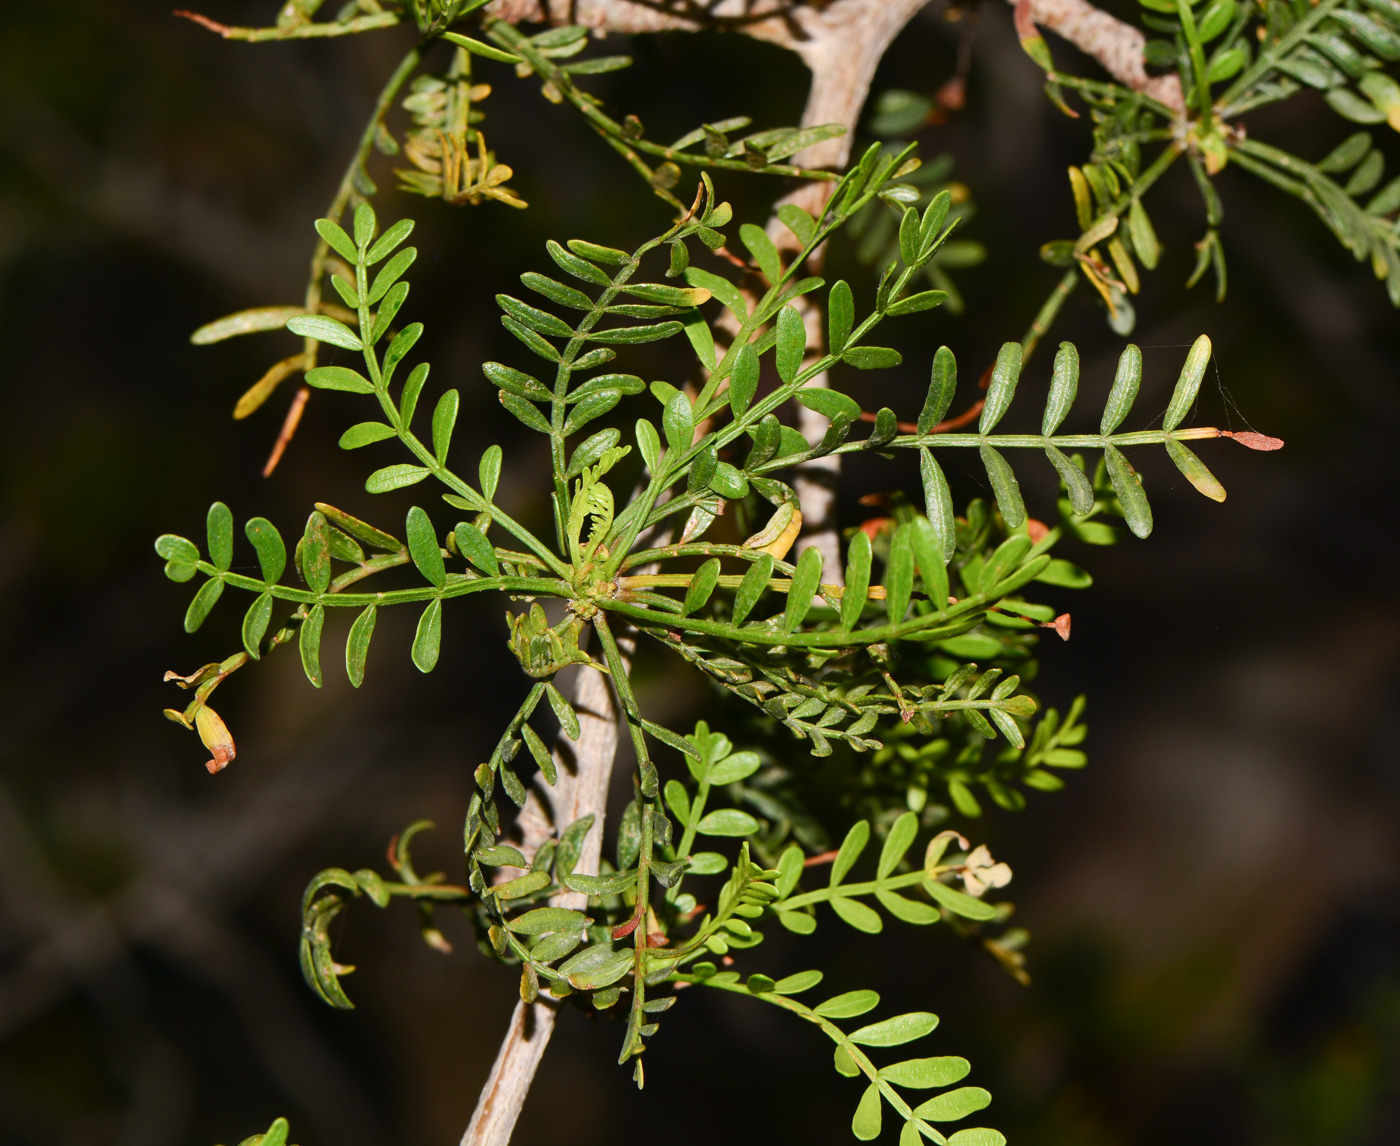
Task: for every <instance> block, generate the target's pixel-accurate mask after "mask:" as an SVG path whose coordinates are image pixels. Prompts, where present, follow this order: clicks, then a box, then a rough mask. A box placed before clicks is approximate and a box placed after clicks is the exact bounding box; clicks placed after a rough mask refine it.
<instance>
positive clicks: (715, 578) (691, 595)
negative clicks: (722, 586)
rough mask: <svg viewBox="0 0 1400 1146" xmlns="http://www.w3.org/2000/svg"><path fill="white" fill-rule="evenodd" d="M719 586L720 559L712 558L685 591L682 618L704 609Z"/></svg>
mask: <svg viewBox="0 0 1400 1146" xmlns="http://www.w3.org/2000/svg"><path fill="white" fill-rule="evenodd" d="M717 584H719V558H718V557H711V558H710V559H709V560H708V561H706V562H705V563H704V564H703V565H701V566H700V568H699V569H697V570H696V571H695V576H694V577H692V578H691V580H690V585H689V586H688V587H687V588H686V591H685V601H684V603H683V604H682V605H681V616H682V617H688V616H690V614H692V613H693V612H695V611H696V610H697V609H700V608H703V607H704V605H705V602H707V601H708V600H709V599H710V594H712V593H713V592H714V591H715V586H716V585H717ZM736 623H737V622H736Z"/></svg>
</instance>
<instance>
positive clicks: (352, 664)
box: [345, 605, 379, 688]
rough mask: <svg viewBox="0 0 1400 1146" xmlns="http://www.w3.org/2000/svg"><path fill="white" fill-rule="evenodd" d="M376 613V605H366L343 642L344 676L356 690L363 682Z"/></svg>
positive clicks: (377, 610)
mask: <svg viewBox="0 0 1400 1146" xmlns="http://www.w3.org/2000/svg"><path fill="white" fill-rule="evenodd" d="M378 612H379V609H378V606H377V605H366V606H365V609H364V611H363V612H362V613H361V614H360V615H359V616H358V617H356V618H355V623H354V624H353V625H351V626H350V635H349V637H347V638H346V641H345V675H346V676H348V677H349V678H350V683H351V684H353V685H354V686H355V687H356V688H359V687H360V685H362V684H363V683H364V680H365V658H366V657H368V656H369V640H370V638H371V637H372V636H374V622H375V619H376V617H377V616H378Z"/></svg>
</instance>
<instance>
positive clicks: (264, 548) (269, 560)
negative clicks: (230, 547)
mask: <svg viewBox="0 0 1400 1146" xmlns="http://www.w3.org/2000/svg"><path fill="white" fill-rule="evenodd" d="M243 532H244V533H245V534H247V535H248V540H249V541H251V542H252V543H253V548H254V549H255V550H256V551H257V554H258V565H259V566H260V567H261V568H262V575H263V580H264V581H265V582H267V583H268V584H269V585H272V584H275V583H276V582H277V580H278V579H279V578H280V577H281V576H282V571H283V570H284V569H286V568H287V547H286V545H285V544H283V542H282V535H281V534H280V533H278V532H277V527H276V526H275V525H273V524H272V522H270V521H268V520H267V518H265V517H254V518H251V519H249V521H248V523H247V524H246V525H245V526H244V527H243Z"/></svg>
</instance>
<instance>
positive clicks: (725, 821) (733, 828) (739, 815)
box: [695, 808, 759, 837]
mask: <svg viewBox="0 0 1400 1146" xmlns="http://www.w3.org/2000/svg"><path fill="white" fill-rule="evenodd" d="M758 828H759V823H758V821H757V820H756V819H754V818H753V817H752V816H751V815H749V814H748V812H741V811H739V809H738V808H717V809H716V810H715V811H713V812H709V813H708V814H706V815H705V817H704V818H703V819H701V821H700V822H699V823H698V824H696V825H695V830H696V831H697V832H699V833H700V834H701V835H702V836H733V837H742V836H748V835H752V834H753V833H754V832H756V831H758Z"/></svg>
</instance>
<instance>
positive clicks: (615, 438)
mask: <svg viewBox="0 0 1400 1146" xmlns="http://www.w3.org/2000/svg"><path fill="white" fill-rule="evenodd" d="M567 426H568V423H567V422H566V423H565V428H567ZM621 440H622V431H621V430H618V429H616V428H614V427H611V426H610V427H609V428H608V429H606V430H599V431H598V432H597V433H596V434H590V435H589V436H588V437H586V438H585V439H584V440H583V441H582V442H581V443H579V447H578V449H576V450H575V451H574V452H573V453H572V454H570V455H569V464H568V466H567V467H565V469H564V476H565V478H576V477H578V476H579V474H581V473H583V471H584V470H586V469H587V468H588V467H589V466H591V465H593V464H594V463H595V462H597V461H598V460H599V459H600V458H602V456H603V455H604V454H606V453H607V452H608V451H609V450H611V449H612V448H613V447H614V446H616V445H617V443H618V442H620V441H621Z"/></svg>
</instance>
